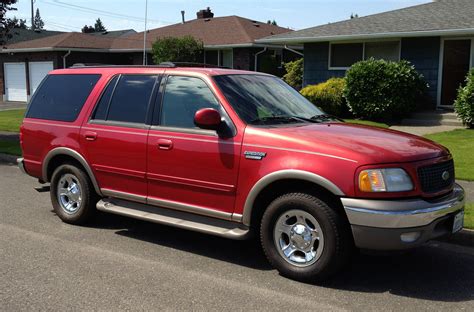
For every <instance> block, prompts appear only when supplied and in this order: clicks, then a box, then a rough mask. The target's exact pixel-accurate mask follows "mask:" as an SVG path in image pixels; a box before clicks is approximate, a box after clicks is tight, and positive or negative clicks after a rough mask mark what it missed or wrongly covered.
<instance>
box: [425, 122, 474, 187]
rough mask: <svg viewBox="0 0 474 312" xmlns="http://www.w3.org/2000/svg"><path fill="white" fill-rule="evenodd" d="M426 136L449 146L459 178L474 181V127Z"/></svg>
mask: <svg viewBox="0 0 474 312" xmlns="http://www.w3.org/2000/svg"><path fill="white" fill-rule="evenodd" d="M425 137H426V138H428V139H430V140H433V141H435V142H437V143H439V144H441V145H444V146H446V147H447V148H449V150H450V151H451V153H452V154H453V158H454V165H455V169H456V178H457V179H460V180H468V181H474V161H473V159H474V158H473V157H474V156H473V155H474V129H457V130H453V131H447V132H440V133H433V134H428V135H426V136H425Z"/></svg>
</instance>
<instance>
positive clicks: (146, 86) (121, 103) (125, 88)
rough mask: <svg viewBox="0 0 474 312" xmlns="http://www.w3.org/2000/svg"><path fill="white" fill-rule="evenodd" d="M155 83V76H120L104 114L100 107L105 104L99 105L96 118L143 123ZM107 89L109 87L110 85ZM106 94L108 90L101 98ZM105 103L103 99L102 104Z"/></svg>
mask: <svg viewBox="0 0 474 312" xmlns="http://www.w3.org/2000/svg"><path fill="white" fill-rule="evenodd" d="M155 81H156V76H149V75H123V76H121V77H120V79H119V81H118V83H117V86H116V87H115V91H114V92H113V95H112V99H111V100H110V103H109V105H108V109H107V111H106V112H105V113H104V112H103V111H104V108H102V107H101V106H102V105H105V104H102V103H99V104H98V105H99V106H98V108H97V111H96V118H99V117H105V120H110V121H121V122H131V123H145V119H146V113H147V109H148V103H149V101H150V96H151V94H152V92H153V86H154V85H155ZM108 87H110V84H109V86H108ZM107 92H108V90H106V92H105V93H104V96H103V97H105V96H106V95H107V94H106V93H107ZM110 92H112V91H110ZM101 101H102V99H101ZM105 101H106V99H104V102H105ZM97 114H101V115H97Z"/></svg>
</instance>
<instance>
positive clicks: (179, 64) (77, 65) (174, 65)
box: [69, 62, 229, 69]
mask: <svg viewBox="0 0 474 312" xmlns="http://www.w3.org/2000/svg"><path fill="white" fill-rule="evenodd" d="M84 67H92V68H97V67H111V68H114V67H127V68H143V67H149V68H177V67H203V68H225V69H229V67H225V66H217V65H212V64H205V63H192V62H162V63H160V64H159V65H111V64H99V63H75V64H73V65H72V66H71V67H69V68H84Z"/></svg>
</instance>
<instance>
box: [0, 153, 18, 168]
mask: <svg viewBox="0 0 474 312" xmlns="http://www.w3.org/2000/svg"><path fill="white" fill-rule="evenodd" d="M19 157H20V156H15V155H10V154H3V153H0V163H1V164H9V165H16V160H17V158H19Z"/></svg>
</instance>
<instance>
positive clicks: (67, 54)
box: [63, 50, 71, 68]
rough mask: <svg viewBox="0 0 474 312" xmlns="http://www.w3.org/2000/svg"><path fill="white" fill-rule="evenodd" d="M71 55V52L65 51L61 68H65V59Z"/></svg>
mask: <svg viewBox="0 0 474 312" xmlns="http://www.w3.org/2000/svg"><path fill="white" fill-rule="evenodd" d="M70 54H71V50H69V51H67V53H66V54H64V55H63V68H66V58H67V57H68V56H69V55H70Z"/></svg>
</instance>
